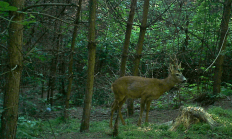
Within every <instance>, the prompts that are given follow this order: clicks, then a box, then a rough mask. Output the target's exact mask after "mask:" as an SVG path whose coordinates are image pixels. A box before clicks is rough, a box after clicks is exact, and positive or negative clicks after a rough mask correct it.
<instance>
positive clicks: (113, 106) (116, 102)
mask: <svg viewBox="0 0 232 139" xmlns="http://www.w3.org/2000/svg"><path fill="white" fill-rule="evenodd" d="M117 107H118V101H117V100H114V102H113V104H112V106H111V114H110V127H111V128H112V120H113V115H114V111H115V110H116V109H117Z"/></svg>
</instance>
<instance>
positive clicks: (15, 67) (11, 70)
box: [0, 65, 18, 76]
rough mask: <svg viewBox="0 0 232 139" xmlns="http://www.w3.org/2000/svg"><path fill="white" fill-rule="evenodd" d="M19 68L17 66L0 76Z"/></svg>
mask: <svg viewBox="0 0 232 139" xmlns="http://www.w3.org/2000/svg"><path fill="white" fill-rule="evenodd" d="M17 67H18V65H15V67H14V68H12V69H11V70H10V71H6V72H4V73H2V74H0V76H2V75H4V74H6V73H8V72H11V71H13V70H15V69H16V68H17Z"/></svg>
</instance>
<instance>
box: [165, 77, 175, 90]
mask: <svg viewBox="0 0 232 139" xmlns="http://www.w3.org/2000/svg"><path fill="white" fill-rule="evenodd" d="M163 84H164V85H165V86H166V87H165V92H166V91H168V90H170V89H171V88H172V87H174V86H175V85H176V84H177V82H175V80H174V79H173V77H172V76H171V75H170V74H169V75H168V77H167V78H165V79H163Z"/></svg>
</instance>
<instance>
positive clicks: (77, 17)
mask: <svg viewBox="0 0 232 139" xmlns="http://www.w3.org/2000/svg"><path fill="white" fill-rule="evenodd" d="M81 3H82V0H79V3H78V5H79V7H78V10H77V13H76V20H75V24H78V22H79V18H80V12H81ZM77 29H78V28H77V26H75V27H74V30H73V35H72V44H71V54H70V61H69V67H68V70H69V71H68V72H69V77H68V92H67V95H66V100H65V111H64V118H65V119H66V120H67V119H68V113H67V109H68V108H69V99H70V96H71V90H72V80H73V53H74V46H75V45H76V37H77Z"/></svg>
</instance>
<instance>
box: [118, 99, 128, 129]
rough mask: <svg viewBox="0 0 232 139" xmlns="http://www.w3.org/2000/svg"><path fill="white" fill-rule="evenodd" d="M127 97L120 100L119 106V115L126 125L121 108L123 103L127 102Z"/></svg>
mask: <svg viewBox="0 0 232 139" xmlns="http://www.w3.org/2000/svg"><path fill="white" fill-rule="evenodd" d="M126 99H127V97H124V98H123V100H122V101H120V102H119V108H118V114H119V117H120V119H121V121H122V124H123V125H126V123H125V121H124V119H123V117H122V113H121V110H122V105H123V104H124V103H125V101H126Z"/></svg>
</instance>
